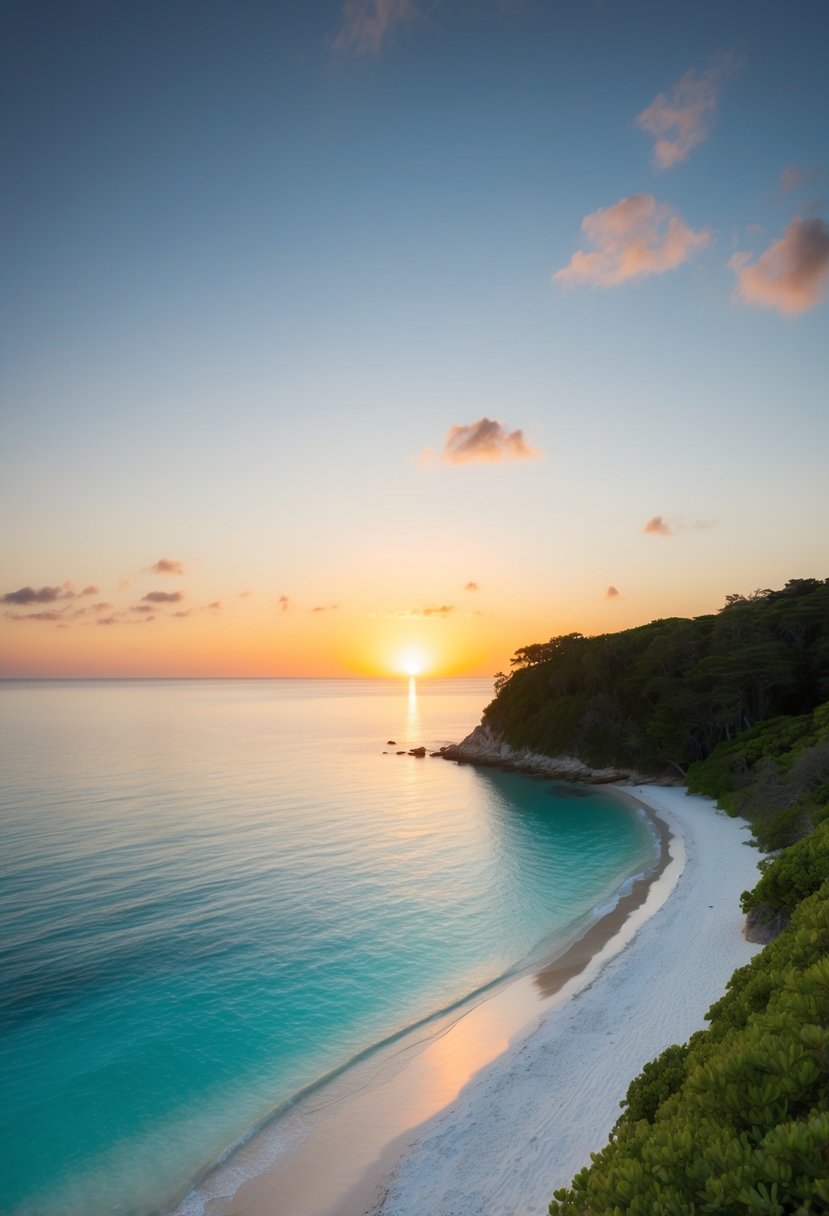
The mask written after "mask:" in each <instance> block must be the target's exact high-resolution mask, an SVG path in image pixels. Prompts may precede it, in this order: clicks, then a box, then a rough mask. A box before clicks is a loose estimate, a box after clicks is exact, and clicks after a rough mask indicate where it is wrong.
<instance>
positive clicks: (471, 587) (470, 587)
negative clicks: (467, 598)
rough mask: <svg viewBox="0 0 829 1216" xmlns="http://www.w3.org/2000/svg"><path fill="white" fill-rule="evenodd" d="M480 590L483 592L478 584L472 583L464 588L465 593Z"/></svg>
mask: <svg viewBox="0 0 829 1216" xmlns="http://www.w3.org/2000/svg"><path fill="white" fill-rule="evenodd" d="M480 590H481V588H480V587H479V586H478V584H477V583H471V582H470V583H467V584H466V586H465V587H464V591H480Z"/></svg>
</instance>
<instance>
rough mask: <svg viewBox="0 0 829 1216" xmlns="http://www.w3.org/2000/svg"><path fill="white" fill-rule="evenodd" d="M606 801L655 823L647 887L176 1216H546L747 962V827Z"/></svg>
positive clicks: (639, 789)
mask: <svg viewBox="0 0 829 1216" xmlns="http://www.w3.org/2000/svg"><path fill="white" fill-rule="evenodd" d="M612 788H614V790H615V792H616V793H617V795H618V796H619V798H620V799H623V800H626V801H628V802H631V801H632V802H633V803H635V804H637V805H639V806H640V807H644V808H645V809H646V810H647V811H649V812H650V813H655V815H656V817H657V818H656V826H657V828H658V829H659V834H660V838H661V855H660V858H659V861H658V862H657V863H656V864H655V867H654V870H653V871H652V872H651V874H650V875H648V876H646V877H643V878H642V879H641V880H637V882H636V883H634V886H633V889H632V890H630V891H629V892H628V894H627V895H623V896H622V897H621V898H620V899H619V900H618V902H617V904H616V905H615V907H612V908H611V909H610V910H609V911H607V912H606V913H605V915H604V916H603V918H602V919H601V920H600V921H598V922H596V923H595V924H594V926H593V927H592V928H591V929H589V930H588V931H587V932H586V933H585V934H584V935H583V936H582V937H581V938H579V939H577V940H576V941H574V942H573V943H572V944H571V946H570V947H569V948H568V950H567V951H566V952H565V953H564V954H563V955H560V956H559V957H558V958H555V959H552V960H551V962H550V964H549V965H548V966H545V967H544V968H542V969H541V970H539V971H536V973H535V974H533V973H528V974H524V975H521V976H519V977H517V978H515V979H513V980H511V981H509V982H507V983H506V984H504V985H500V986H496V987H495V988H494V989H493V991H492V994H491V995H484V996H483V997H482V998H481V999H480V1000H478V1001H477V1002H475V1003H473V1004H472V1005H471V1006H469V1007H467V1008H466V1009H461V1010H458V1011H456V1012H455V1013H453V1014H451V1015H449V1016H447V1017H446V1018H445V1019H444V1021H443V1022H439V1023H437V1024H436V1025H435V1026H431V1027H429V1028H427V1029H426V1030H425V1033H424V1034H423V1035H422V1036H421V1035H414V1036H412V1037H411V1038H410V1040H407V1041H406V1042H405V1043H404V1044H403V1046H402V1047H401V1049H399V1050H396V1051H395V1052H393V1053H391V1055H390V1056H389V1057H378V1059H376V1060H375V1059H372V1060H370V1061H367V1062H366V1063H365V1064H364V1065H362V1066H360V1068H359V1069H358V1070H357V1071H353V1070H352V1071H351V1072H350V1074H349V1076H348V1078H347V1085H346V1087H345V1090H344V1091H343V1092H338V1088H337V1086H336V1085H334V1086H333V1087H332V1086H327V1087H326V1088H325V1089H324V1090H322V1091H320V1094H319V1096H318V1098H317V1097H316V1096H314V1097H313V1098H312V1099H311V1100H310V1102H301V1103H300V1104H299V1105H298V1106H297V1107H296V1109H295V1111H293V1112H292V1113H291V1114H289V1115H288V1116H285V1117H283V1118H282V1119H281V1120H280V1121H279V1122H278V1123H277V1124H275V1125H269V1126H267V1127H266V1128H265V1129H263V1131H262V1133H260V1134H258V1135H257V1136H255V1137H254V1138H253V1139H252V1140H251V1141H249V1142H248V1143H247V1144H246V1145H245V1146H244V1147H243V1148H241V1149H240V1150H238V1151H237V1152H235V1153H233V1154H232V1155H231V1156H230V1158H229V1159H228V1160H227V1161H226V1162H224V1163H223V1164H221V1165H220V1166H218V1167H217V1168H216V1169H215V1170H214V1171H212V1172H211V1173H210V1174H209V1175H208V1176H207V1177H206V1178H204V1179H202V1181H201V1182H200V1183H199V1184H198V1186H197V1187H196V1188H195V1189H194V1190H193V1191H191V1192H190V1194H189V1195H188V1197H187V1200H186V1201H185V1202H184V1203H183V1204H182V1205H181V1207H180V1208H179V1209H177V1212H178V1216H365V1214H367V1213H370V1214H371V1216H422V1214H423V1213H424V1212H431V1213H434V1214H435V1216H530V1214H534V1216H543V1214H544V1213H546V1210H547V1205H548V1203H549V1201H550V1199H551V1198H552V1194H553V1191H554V1190H556V1189H557V1188H558V1187H560V1186H563V1185H566V1184H567V1183H568V1182H569V1181H570V1179H571V1178H572V1177H573V1175H574V1174H575V1173H576V1172H577V1171H578V1170H579V1169H580V1168H581V1167H582V1166H584V1165H586V1164H589V1160H590V1153H591V1152H595V1151H598V1150H599V1149H600V1148H601V1147H602V1145H603V1144H604V1143H605V1141H606V1139H607V1135H608V1133H609V1131H610V1129H611V1127H612V1126H613V1124H614V1122H615V1121H616V1118H617V1117H618V1114H619V1103H620V1101H621V1099H622V1098H623V1097H624V1094H625V1092H626V1090H627V1087H628V1084H629V1082H630V1081H631V1080H632V1078H633V1077H634V1076H636V1074H637V1073H638V1072H640V1071H641V1068H642V1066H643V1064H645V1063H646V1062H647V1061H648V1060H650V1059H652V1058H653V1057H654V1056H655V1055H657V1054H658V1053H659V1052H660V1051H662V1050H663V1048H665V1047H666V1046H668V1045H669V1044H670V1043H675V1042H683V1041H684V1040H685V1039H687V1038H688V1036H689V1035H690V1034H692V1033H693V1032H694V1031H696V1030H699V1029H702V1028H703V1027H704V1025H705V1020H704V1015H705V1012H706V1010H707V1009H708V1007H709V1006H710V1005H711V1004H712V1003H713V1002H714V1001H715V1000H717V999H718V997H719V996H720V995H721V994H722V992H723V991H724V989H725V985H726V983H727V981H728V979H729V977H730V975H731V973H732V972H733V971H734V970H735V968H737V967H739V966H741V965H742V964H743V963H746V962H747V961H748V960H749V959H750V958H751V957H752V955H753V954H754V953H755V952H756V951H757V950H758V948H759V947H757V946H755V945H751V944H749V943H748V942H746V941H745V939H744V938H743V936H742V923H743V917H742V915H741V912H740V907H739V897H740V893H741V892H742V891H743V890H745V889H746V888H747V887H751V886H753V885H754V883H755V882H756V879H757V861H758V853H757V851H756V850H755V849H754V848H751V847H750V846H749V845H748V841H749V839H750V834H749V830H748V827H747V825H746V824H745V823H744V821H742V820H735V819H729V818H728V816H726V815H725V814H723V813H722V812H720V811H718V810H717V809H716V807H715V806H714V804H713V803H712V802H711V801H710V799H707V798H699V797H688V796H687V795H686V793H685V790H684V789H682V788H670V787H664V786H656V785H641V786H629V785H626V786H619V787H612ZM660 821H661V822H660ZM665 825H667V830H666V826H665Z"/></svg>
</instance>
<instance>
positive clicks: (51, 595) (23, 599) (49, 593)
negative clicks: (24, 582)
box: [0, 583, 75, 605]
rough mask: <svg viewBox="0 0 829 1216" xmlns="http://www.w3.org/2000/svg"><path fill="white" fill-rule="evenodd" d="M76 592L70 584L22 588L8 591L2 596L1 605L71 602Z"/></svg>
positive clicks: (0, 596)
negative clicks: (57, 601)
mask: <svg viewBox="0 0 829 1216" xmlns="http://www.w3.org/2000/svg"><path fill="white" fill-rule="evenodd" d="M74 598H75V592H74V591H73V590H72V586H71V584H70V583H64V584H63V586H62V587H38V588H37V589H35V588H34V587H20V588H18V590H17V591H7V592H6V594H5V595H0V604H17V605H23V604H54V603H55V601H56V600H71V599H74Z"/></svg>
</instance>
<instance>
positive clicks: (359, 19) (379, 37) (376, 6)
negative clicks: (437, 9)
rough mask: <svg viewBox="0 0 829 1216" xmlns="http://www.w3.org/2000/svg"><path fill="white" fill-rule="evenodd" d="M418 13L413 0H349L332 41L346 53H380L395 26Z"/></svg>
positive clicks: (333, 44) (337, 48)
mask: <svg viewBox="0 0 829 1216" xmlns="http://www.w3.org/2000/svg"><path fill="white" fill-rule="evenodd" d="M418 16H419V13H418V9H417V6H416V5H415V4H414V0H346V3H345V5H344V7H343V20H342V28H341V29H340V32H339V34H337V37H336V38H335V39H334V41H333V43H332V44H331V45H332V46H333V48H334V50H335V51H339V52H340V53H341V54H344V55H348V54H350V55H379V54H380V52H381V51H382V49H383V45H384V43H385V42H386V41H387V39H388V38H389V37H390V36H391V34H392V33H393V32H394V30H395V29H396V28H397V27H398V26H399V25H403V24H405V23H407V22H410V21H413V20H414V19H415V18H416V17H418Z"/></svg>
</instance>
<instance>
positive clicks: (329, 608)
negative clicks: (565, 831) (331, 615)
mask: <svg viewBox="0 0 829 1216" xmlns="http://www.w3.org/2000/svg"><path fill="white" fill-rule="evenodd" d="M339 606H340V605H339V604H317V605H316V607H315V608H312V609H311V611H312V612H336V611H337V609H338V608H339Z"/></svg>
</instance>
